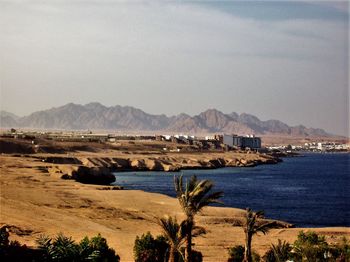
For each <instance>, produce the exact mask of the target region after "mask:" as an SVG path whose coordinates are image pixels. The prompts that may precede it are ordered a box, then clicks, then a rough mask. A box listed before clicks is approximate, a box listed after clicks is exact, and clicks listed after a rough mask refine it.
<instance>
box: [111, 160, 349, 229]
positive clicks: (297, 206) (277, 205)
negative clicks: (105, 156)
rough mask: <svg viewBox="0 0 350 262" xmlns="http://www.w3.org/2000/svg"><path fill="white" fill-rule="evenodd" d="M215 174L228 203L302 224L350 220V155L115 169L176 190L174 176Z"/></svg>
mask: <svg viewBox="0 0 350 262" xmlns="http://www.w3.org/2000/svg"><path fill="white" fill-rule="evenodd" d="M181 174H183V175H184V177H189V176H191V175H193V174H196V175H197V177H198V178H199V179H210V180H212V181H214V183H215V189H216V190H218V191H224V193H225V195H224V197H223V198H222V200H223V202H224V205H225V206H228V207H238V208H246V207H251V208H252V209H253V210H264V211H265V214H266V216H267V217H269V218H274V219H280V220H284V221H287V222H290V223H293V224H295V225H296V226H298V227H325V226H350V218H349V217H350V155H349V154H306V155H305V157H297V158H285V159H284V162H282V163H280V164H277V165H264V166H257V167H251V168H222V169H215V170H186V171H183V172H177V173H166V172H120V173H115V175H116V179H117V180H116V184H118V185H122V186H124V187H125V188H127V189H140V190H144V191H148V192H156V193H162V194H166V195H169V196H175V193H174V185H173V176H174V175H181Z"/></svg>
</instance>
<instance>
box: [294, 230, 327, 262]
mask: <svg viewBox="0 0 350 262" xmlns="http://www.w3.org/2000/svg"><path fill="white" fill-rule="evenodd" d="M293 251H294V253H293V258H294V260H295V261H304V260H306V261H328V259H327V256H328V255H327V254H328V251H329V248H328V244H327V242H326V240H325V237H324V236H319V235H317V234H316V233H315V232H312V231H310V232H306V233H304V232H303V231H301V232H299V234H298V238H297V240H296V241H295V242H294V248H293Z"/></svg>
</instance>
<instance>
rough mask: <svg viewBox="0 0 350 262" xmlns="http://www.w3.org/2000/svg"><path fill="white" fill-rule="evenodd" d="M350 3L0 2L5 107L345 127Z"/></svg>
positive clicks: (16, 110) (337, 129)
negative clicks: (215, 114) (127, 109)
mask: <svg viewBox="0 0 350 262" xmlns="http://www.w3.org/2000/svg"><path fill="white" fill-rule="evenodd" d="M348 8H349V7H348V2H347V1H343V2H335V1H332V2H326V1H320V2H316V1H288V2H287V1H282V2H281V1H279V2H267V1H257V2H253V1H244V2H238V1H230V2H228V1H226V2H217V1H215V2H213V1H207V2H196V1H194V2H188V1H166V2H165V1H147V2H141V1H137V2H136V1H113V0H89V1H78V0H50V1H17V0H11V1H10V0H0V84H1V86H0V87H1V100H0V101H1V109H2V110H6V111H10V112H13V113H16V114H18V115H21V116H22V115H27V114H29V113H31V112H33V111H36V110H42V109H47V108H50V107H54V106H55V107H56V106H61V105H64V104H66V103H68V102H74V103H79V104H86V103H89V102H92V101H97V102H100V103H102V104H104V105H107V106H111V105H130V106H135V107H138V108H140V109H143V110H144V111H146V112H148V113H154V114H160V113H165V114H167V115H173V114H178V113H181V112H185V113H188V114H191V115H194V114H197V113H199V112H201V111H204V110H206V109H208V108H217V109H219V110H221V111H223V112H225V113H230V112H232V111H236V112H238V113H241V112H247V113H252V114H255V115H257V116H258V117H260V118H261V119H262V120H267V119H271V118H272V119H279V120H282V121H284V122H286V123H287V124H290V125H296V124H304V125H306V126H309V127H310V126H312V127H321V128H324V129H326V130H327V131H330V132H334V133H337V134H343V135H344V134H348V131H347V130H348V128H347V127H348V122H349V121H348V118H349V90H348V89H349V86H348V84H349V78H348V71H349V53H348V31H349V23H348V16H349V9H348Z"/></svg>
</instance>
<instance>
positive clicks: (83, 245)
mask: <svg viewBox="0 0 350 262" xmlns="http://www.w3.org/2000/svg"><path fill="white" fill-rule="evenodd" d="M79 247H80V257H81V258H86V260H89V261H96V262H97V261H119V260H120V258H119V256H118V255H116V254H115V251H114V249H112V248H110V247H109V246H108V244H107V240H106V239H105V238H103V237H102V236H101V235H100V234H98V235H97V236H95V237H93V238H91V239H89V238H88V237H85V238H83V240H81V241H80V244H79Z"/></svg>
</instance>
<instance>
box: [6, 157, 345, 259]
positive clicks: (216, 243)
mask: <svg viewBox="0 0 350 262" xmlns="http://www.w3.org/2000/svg"><path fill="white" fill-rule="evenodd" d="M0 163H1V169H0V174H1V177H0V185H1V209H0V224H1V225H3V224H7V225H11V226H13V227H12V234H11V238H12V239H17V240H19V241H20V242H22V243H26V244H28V245H35V239H36V238H37V237H38V236H39V235H40V234H43V233H45V234H49V235H54V234H57V233H58V232H63V233H64V234H65V235H68V236H72V237H73V238H74V239H77V240H80V239H81V238H82V237H84V236H85V235H87V236H94V235H96V234H98V233H101V234H102V236H104V237H106V238H107V240H108V243H109V245H110V246H111V247H113V248H114V249H115V250H116V251H117V253H118V254H119V255H120V257H121V261H133V251H132V249H133V244H134V240H135V237H136V236H137V235H141V234H142V233H145V232H147V231H150V232H151V233H152V234H154V235H156V234H159V233H160V229H159V226H158V225H157V224H156V223H155V221H156V219H157V218H158V217H162V216H164V215H175V216H177V218H178V219H182V218H183V215H182V212H181V210H180V207H179V205H178V202H177V200H176V199H174V198H170V197H168V196H164V195H160V194H153V193H147V192H142V191H135V190H119V191H118V190H117V191H115V190H100V189H101V188H102V187H103V186H95V185H83V184H80V183H77V182H74V181H71V180H61V179H58V178H57V177H54V176H50V175H49V174H48V173H47V172H45V171H42V170H41V169H40V166H44V165H45V166H47V165H48V164H47V163H41V162H38V161H37V160H35V159H32V158H22V157H14V156H9V155H1V156H0ZM241 215H242V210H239V209H234V208H216V207H209V208H207V209H205V210H204V212H203V213H202V214H201V215H199V216H198V217H197V223H198V224H199V225H202V226H204V227H206V228H207V229H208V231H209V233H208V234H207V235H206V236H205V237H201V238H197V239H195V241H194V242H195V249H198V250H200V251H201V252H202V253H203V255H204V261H226V260H227V248H228V247H230V246H232V245H236V244H243V243H244V238H243V231H242V229H241V228H240V227H233V226H232V222H233V221H234V220H235V219H237V218H239V217H240V216H241ZM300 230H302V229H300V228H291V229H278V230H273V231H271V233H269V234H268V235H266V236H263V235H262V236H258V237H256V238H255V239H254V241H253V248H254V249H255V250H257V251H258V252H259V253H260V254H263V253H264V252H265V251H266V249H267V248H268V247H269V246H270V244H271V243H275V242H277V240H278V239H282V240H287V241H289V242H293V241H294V240H295V239H296V236H297V234H298V232H299V231H300ZM314 231H316V232H319V233H322V234H325V235H326V236H327V240H328V241H329V242H336V241H339V240H340V239H341V237H342V236H343V235H346V236H347V237H348V238H349V237H350V230H349V228H318V229H314Z"/></svg>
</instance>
